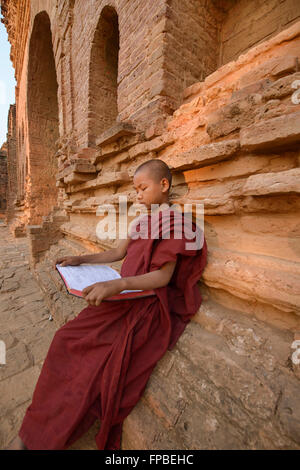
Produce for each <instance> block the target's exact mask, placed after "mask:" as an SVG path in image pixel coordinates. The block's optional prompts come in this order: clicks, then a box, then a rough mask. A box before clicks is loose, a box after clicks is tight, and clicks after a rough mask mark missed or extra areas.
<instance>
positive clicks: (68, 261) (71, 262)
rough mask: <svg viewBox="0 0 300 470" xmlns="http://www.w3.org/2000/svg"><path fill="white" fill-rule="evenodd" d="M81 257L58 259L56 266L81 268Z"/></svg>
mask: <svg viewBox="0 0 300 470" xmlns="http://www.w3.org/2000/svg"><path fill="white" fill-rule="evenodd" d="M80 258H81V257H80V256H63V257H62V258H58V259H57V260H56V261H55V266H56V265H57V264H60V266H62V267H63V266H79V265H80V264H81V259H80Z"/></svg>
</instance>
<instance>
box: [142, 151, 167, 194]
mask: <svg viewBox="0 0 300 470" xmlns="http://www.w3.org/2000/svg"><path fill="white" fill-rule="evenodd" d="M142 171H145V172H147V174H148V176H149V177H150V178H151V179H152V180H153V181H155V182H156V183H160V181H161V180H162V179H163V178H167V180H168V181H169V189H170V188H171V184H172V173H171V171H170V168H169V167H168V165H167V164H166V163H165V162H163V161H162V160H158V159H156V158H153V159H152V160H148V161H147V162H144V163H142V164H141V165H140V166H138V167H137V169H136V170H135V172H134V175H136V174H137V173H140V172H142Z"/></svg>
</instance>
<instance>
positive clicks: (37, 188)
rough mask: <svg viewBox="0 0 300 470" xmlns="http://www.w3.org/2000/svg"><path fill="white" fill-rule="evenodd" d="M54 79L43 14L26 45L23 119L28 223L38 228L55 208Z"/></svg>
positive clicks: (48, 32)
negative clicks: (25, 117)
mask: <svg viewBox="0 0 300 470" xmlns="http://www.w3.org/2000/svg"><path fill="white" fill-rule="evenodd" d="M57 88H58V86H57V78H56V70H55V61H54V55H53V47H52V35H51V26H50V19H49V16H48V15H47V13H46V12H42V13H39V14H38V15H37V16H36V17H35V21H34V26H33V30H32V35H31V38H30V45H29V62H28V88H27V115H28V134H29V135H28V138H29V161H28V173H29V177H30V185H29V187H30V194H28V195H27V197H28V200H29V208H30V209H29V210H30V214H29V223H30V224H39V223H41V222H42V217H43V216H45V215H48V214H49V213H50V212H51V210H52V208H53V207H54V206H55V204H56V200H57V192H58V191H57V187H56V173H57V159H56V157H55V154H56V142H57V140H58V137H59V128H58V102H57Z"/></svg>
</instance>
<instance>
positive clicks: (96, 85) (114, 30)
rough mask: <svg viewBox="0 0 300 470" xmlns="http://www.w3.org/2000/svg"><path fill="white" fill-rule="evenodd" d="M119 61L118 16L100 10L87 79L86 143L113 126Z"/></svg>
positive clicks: (112, 11) (109, 8)
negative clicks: (87, 130) (87, 126)
mask: <svg viewBox="0 0 300 470" xmlns="http://www.w3.org/2000/svg"><path fill="white" fill-rule="evenodd" d="M118 60H119V26H118V15H117V13H116V11H115V10H114V9H113V8H112V7H105V8H104V9H103V10H102V13H101V16H100V20H99V22H98V26H97V28H96V31H95V35H94V39H93V44H92V50H91V60H90V76H89V143H90V144H92V145H93V144H95V142H96V139H97V137H99V135H101V134H102V133H103V132H104V131H105V130H106V129H108V128H109V127H111V126H112V125H113V124H115V122H116V118H117V115H118V103H117V86H118V84H117V79H118Z"/></svg>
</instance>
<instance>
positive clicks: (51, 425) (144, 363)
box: [10, 159, 207, 450]
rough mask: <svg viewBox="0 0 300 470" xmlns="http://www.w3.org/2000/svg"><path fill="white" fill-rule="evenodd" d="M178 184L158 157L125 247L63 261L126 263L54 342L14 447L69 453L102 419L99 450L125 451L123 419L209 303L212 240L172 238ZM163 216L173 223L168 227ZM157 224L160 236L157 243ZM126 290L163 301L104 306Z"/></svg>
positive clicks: (138, 180)
mask: <svg viewBox="0 0 300 470" xmlns="http://www.w3.org/2000/svg"><path fill="white" fill-rule="evenodd" d="M171 182H172V175H171V172H170V169H169V167H168V166H167V165H166V164H165V163H164V162H163V161H161V160H158V159H153V160H149V161H147V162H145V163H143V164H142V165H140V166H139V167H138V168H137V170H136V171H135V174H134V178H133V183H134V188H135V190H136V192H137V201H138V202H139V203H141V204H144V205H145V206H146V208H147V214H145V215H144V216H142V217H141V218H139V219H140V220H139V222H138V224H137V225H136V227H135V229H136V232H135V235H134V233H133V230H132V231H131V233H130V235H131V236H128V238H127V239H126V240H122V241H121V242H120V243H119V245H118V247H117V248H114V249H111V250H108V251H105V252H102V253H97V254H91V255H83V256H67V257H63V258H60V259H58V260H57V261H56V264H61V265H62V266H67V265H71V266H76V265H79V264H81V263H98V264H99V263H109V262H113V261H117V260H122V259H123V258H124V257H125V256H126V258H125V260H124V262H123V264H122V267H121V276H122V278H121V279H116V280H113V281H107V282H97V283H95V284H93V285H91V286H88V287H86V288H85V289H84V290H83V294H84V298H85V300H86V301H87V302H88V304H89V305H88V306H87V307H86V308H84V309H83V310H82V311H81V312H80V313H79V314H78V316H77V317H76V318H75V319H73V320H71V321H69V322H67V323H66V324H65V325H64V326H63V327H61V328H60V329H59V330H58V331H57V332H56V334H55V335H54V338H53V340H52V343H51V345H50V348H49V351H48V354H47V356H46V359H45V361H44V364H43V368H42V371H41V374H40V376H39V379H38V382H37V385H36V388H35V391H34V394H33V399H32V403H31V405H30V406H29V407H28V408H27V411H26V414H25V417H24V420H23V423H22V426H21V429H20V431H19V434H18V437H17V438H16V439H15V440H14V441H13V443H12V444H11V446H10V449H32V450H39V449H43V450H57V449H61V450H64V449H67V448H68V447H70V446H71V444H73V443H74V442H75V441H76V440H77V439H79V438H80V437H81V436H82V435H83V434H84V433H85V432H86V431H87V430H88V429H89V428H90V427H91V426H92V424H93V423H94V421H95V420H96V419H97V418H98V419H99V420H100V430H99V432H98V433H97V435H96V436H95V440H96V444H97V447H98V449H102V450H103V449H105V450H118V449H120V448H121V435H122V423H123V421H124V419H125V418H126V417H127V416H128V414H129V413H130V411H131V410H132V409H133V407H134V406H135V405H136V404H137V402H138V401H139V399H140V397H141V396H142V394H143V392H144V389H145V387H146V384H147V382H148V379H149V377H150V375H151V372H152V370H153V369H154V367H155V365H156V364H157V362H158V361H159V360H160V359H161V358H162V357H163V355H164V354H165V352H166V351H167V349H169V350H170V349H172V348H173V347H174V345H175V344H176V342H177V340H178V338H179V336H180V335H181V333H182V332H183V330H184V328H185V327H186V325H187V323H188V322H189V320H190V318H191V317H192V316H193V315H194V314H195V313H196V312H197V310H198V309H199V307H200V305H201V300H202V299H201V295H200V292H199V288H198V285H197V282H198V281H199V279H200V278H201V274H202V271H203V269H204V267H205V265H206V262H207V246H206V241H205V238H204V234H203V232H202V231H200V229H199V227H198V226H197V225H196V224H195V223H194V222H193V229H195V228H196V232H194V235H193V234H192V236H191V234H189V237H188V239H187V238H186V232H184V234H182V236H181V238H178V237H177V236H174V234H175V228H176V229H178V227H180V228H181V229H182V227H183V223H182V221H183V215H182V214H180V219H178V215H179V212H178V211H174V210H173V211H172V210H171V209H170V204H169V190H170V187H171ZM151 204H159V205H162V204H165V206H162V207H165V209H163V210H158V211H156V212H155V211H153V212H152V211H151ZM156 207H157V206H156ZM176 212H177V214H176ZM165 216H167V217H169V220H170V226H169V229H167V230H166V229H165V226H164V220H165V218H166V217H165ZM155 217H156V218H155ZM153 218H155V223H154V224H153V227H154V228H155V229H156V232H155V230H154V236H153V237H152V238H151V235H152V233H153V232H152V228H153V227H152V228H151V221H152V220H153ZM178 220H179V222H178ZM137 229H139V230H137ZM197 230H198V232H197ZM199 231H200V232H201V235H202V242H201V246H198V247H196V248H194V249H188V248H187V243H191V242H192V237H193V236H194V237H195V236H196V235H195V233H198V234H199V233H200V232H199ZM137 233H139V234H140V237H139V238H137V236H136V235H137ZM166 234H167V236H166ZM146 235H148V238H147V236H146ZM149 235H150V236H149ZM168 235H169V236H168ZM125 289H132V290H135V289H141V290H150V291H151V290H152V291H153V293H154V294H155V295H151V296H148V297H144V298H140V299H139V298H136V299H126V300H116V301H110V302H107V301H104V302H103V299H105V298H107V297H110V296H112V295H115V294H118V293H120V292H121V291H123V290H125Z"/></svg>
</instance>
